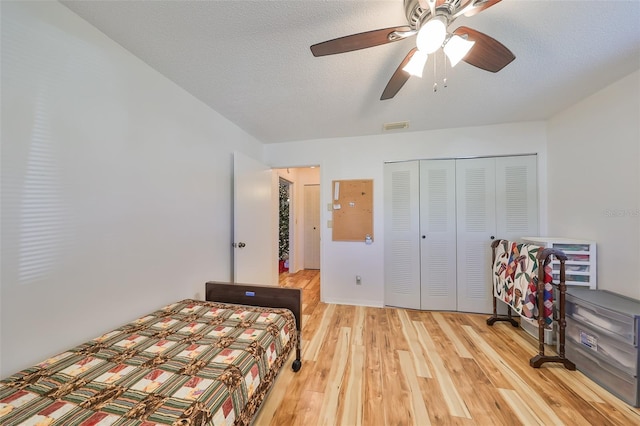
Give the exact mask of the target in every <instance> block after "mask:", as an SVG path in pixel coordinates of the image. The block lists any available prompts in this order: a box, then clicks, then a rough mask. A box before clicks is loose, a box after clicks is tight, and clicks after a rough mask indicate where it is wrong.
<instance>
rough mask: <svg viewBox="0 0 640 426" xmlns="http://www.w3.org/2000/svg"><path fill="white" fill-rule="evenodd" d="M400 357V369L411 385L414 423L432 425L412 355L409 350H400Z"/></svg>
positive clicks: (419, 425)
mask: <svg viewBox="0 0 640 426" xmlns="http://www.w3.org/2000/svg"><path fill="white" fill-rule="evenodd" d="M398 358H399V359H400V369H401V370H402V373H403V376H404V380H405V381H406V383H407V384H408V385H409V390H410V392H411V408H412V414H413V416H412V417H413V419H412V420H413V422H412V424H414V425H416V426H421V425H424V426H427V425H430V424H431V421H430V420H429V412H428V411H427V407H426V406H425V405H424V400H423V399H422V391H421V390H420V385H419V384H418V377H416V376H417V374H416V371H415V370H414V369H413V362H412V356H411V354H410V353H409V352H406V351H398Z"/></svg>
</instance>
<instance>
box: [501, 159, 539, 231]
mask: <svg viewBox="0 0 640 426" xmlns="http://www.w3.org/2000/svg"><path fill="white" fill-rule="evenodd" d="M536 168H537V165H536V156H535V155H523V156H521V157H499V158H496V226H497V231H496V232H497V236H498V237H499V238H502V239H505V240H511V241H515V240H520V239H521V238H522V237H526V236H530V235H538V178H537V173H536Z"/></svg>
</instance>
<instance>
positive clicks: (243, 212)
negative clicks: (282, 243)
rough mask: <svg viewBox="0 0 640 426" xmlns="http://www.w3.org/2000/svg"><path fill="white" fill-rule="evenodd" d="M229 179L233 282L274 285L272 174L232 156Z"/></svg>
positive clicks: (275, 249) (244, 158) (275, 252)
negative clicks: (231, 198) (230, 178)
mask: <svg viewBox="0 0 640 426" xmlns="http://www.w3.org/2000/svg"><path fill="white" fill-rule="evenodd" d="M233 176H234V180H233V184H234V185H233V245H234V247H233V249H232V250H233V252H232V256H233V281H234V282H236V283H242V284H266V285H277V283H278V269H277V265H278V244H277V241H278V238H277V226H278V225H277V218H278V216H277V214H278V212H277V203H276V202H274V199H273V197H272V194H273V192H272V188H273V180H272V172H271V170H270V169H269V167H267V166H266V165H264V164H262V163H260V162H259V161H257V160H254V159H252V158H249V157H247V156H246V155H244V154H242V153H240V152H234V155H233Z"/></svg>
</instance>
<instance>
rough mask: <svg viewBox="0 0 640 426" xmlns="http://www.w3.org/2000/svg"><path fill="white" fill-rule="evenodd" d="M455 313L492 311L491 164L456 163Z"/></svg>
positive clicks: (487, 160) (493, 214) (493, 208)
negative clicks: (456, 262) (456, 278)
mask: <svg viewBox="0 0 640 426" xmlns="http://www.w3.org/2000/svg"><path fill="white" fill-rule="evenodd" d="M456 193H457V194H456V199H457V209H456V210H457V225H458V226H457V233H458V234H457V252H458V259H457V260H458V265H457V268H458V286H457V291H458V311H462V312H478V313H488V312H490V311H491V309H492V306H493V305H492V300H491V298H492V292H491V281H490V267H489V266H490V264H491V237H495V234H496V205H495V199H496V198H495V160H494V159H493V158H477V159H465V160H457V162H456Z"/></svg>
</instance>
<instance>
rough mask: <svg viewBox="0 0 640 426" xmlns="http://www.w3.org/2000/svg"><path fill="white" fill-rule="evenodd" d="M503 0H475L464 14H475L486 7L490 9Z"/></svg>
mask: <svg viewBox="0 0 640 426" xmlns="http://www.w3.org/2000/svg"><path fill="white" fill-rule="evenodd" d="M500 1H501V0H484V1H483V0H474V2H473V6H472V7H471V8H470V9H469V10H467V11H466V12H465V13H464V16H467V17H469V16H474V15H477V14H478V13H480V12H482V11H483V10H485V9H489V8H490V7H491V6H493V5H494V4H496V3H500Z"/></svg>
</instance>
